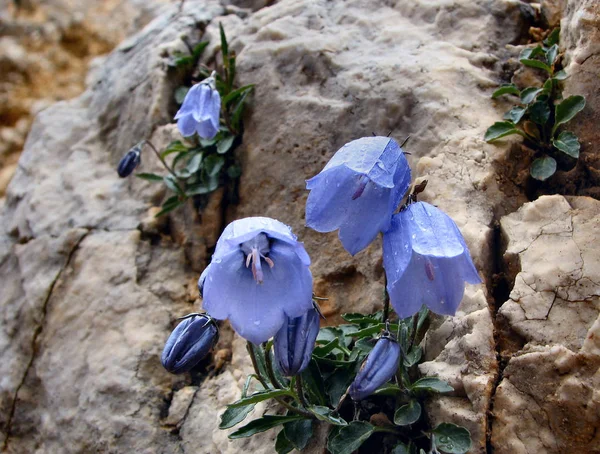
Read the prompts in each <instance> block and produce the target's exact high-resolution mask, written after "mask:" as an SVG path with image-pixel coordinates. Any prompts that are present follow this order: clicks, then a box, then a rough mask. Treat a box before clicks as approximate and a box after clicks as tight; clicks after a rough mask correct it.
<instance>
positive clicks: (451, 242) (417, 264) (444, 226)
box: [383, 202, 481, 318]
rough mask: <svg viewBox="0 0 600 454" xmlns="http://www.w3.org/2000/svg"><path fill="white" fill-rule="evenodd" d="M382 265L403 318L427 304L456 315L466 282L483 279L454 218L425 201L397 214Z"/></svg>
mask: <svg viewBox="0 0 600 454" xmlns="http://www.w3.org/2000/svg"><path fill="white" fill-rule="evenodd" d="M383 266H384V268H385V273H386V276H387V290H388V293H389V295H390V301H391V303H392V306H393V307H394V310H395V311H396V313H397V314H398V316H399V317H400V318H405V317H410V316H411V315H413V314H415V313H416V312H418V311H419V309H420V308H421V306H422V305H423V304H424V305H426V306H427V307H428V308H429V309H430V310H432V311H433V312H435V313H437V314H440V315H454V314H455V313H456V310H457V309H458V306H459V304H460V302H461V300H462V297H463V294H464V290H465V282H468V283H469V284H478V283H480V282H481V280H480V278H479V275H478V274H477V270H476V269H475V266H474V265H473V261H472V260H471V255H470V254H469V249H468V248H467V245H466V244H465V240H464V239H463V236H462V235H461V233H460V230H458V227H457V226H456V224H455V223H454V221H453V220H452V219H450V217H449V216H448V215H446V214H445V213H444V212H442V211H441V210H440V209H438V208H436V207H434V206H433V205H430V204H428V203H425V202H416V203H412V204H410V205H408V206H407V207H406V208H404V209H403V210H402V211H400V212H399V213H398V214H396V215H394V217H393V218H392V228H391V229H390V230H388V231H387V232H386V233H384V235H383Z"/></svg>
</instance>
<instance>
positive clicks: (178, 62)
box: [170, 52, 194, 67]
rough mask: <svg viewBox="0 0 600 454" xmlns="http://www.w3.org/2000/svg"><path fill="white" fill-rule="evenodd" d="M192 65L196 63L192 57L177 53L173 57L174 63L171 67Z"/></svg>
mask: <svg viewBox="0 0 600 454" xmlns="http://www.w3.org/2000/svg"><path fill="white" fill-rule="evenodd" d="M191 63H194V58H193V57H192V56H190V55H183V54H181V53H179V52H178V53H176V54H175V55H173V63H172V64H170V66H175V67H181V66H187V65H189V64H191Z"/></svg>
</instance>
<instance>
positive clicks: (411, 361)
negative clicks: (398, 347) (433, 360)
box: [404, 345, 423, 367]
mask: <svg viewBox="0 0 600 454" xmlns="http://www.w3.org/2000/svg"><path fill="white" fill-rule="evenodd" d="M421 356H423V349H422V348H421V347H419V346H418V345H416V346H414V347H413V348H411V349H410V352H408V354H407V355H406V356H405V357H404V365H405V366H406V367H412V366H414V365H415V364H418V362H419V361H420V360H421Z"/></svg>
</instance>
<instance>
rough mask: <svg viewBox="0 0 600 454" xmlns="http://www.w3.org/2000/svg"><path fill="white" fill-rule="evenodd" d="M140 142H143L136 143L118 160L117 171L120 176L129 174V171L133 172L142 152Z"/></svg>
mask: <svg viewBox="0 0 600 454" xmlns="http://www.w3.org/2000/svg"><path fill="white" fill-rule="evenodd" d="M142 143H143V142H140V143H138V144H137V145H136V146H134V147H133V148H132V149H131V150H129V151H128V152H127V154H126V155H125V156H123V158H122V159H121V161H120V162H119V166H118V167H117V173H118V174H119V176H120V177H121V178H125V177H128V176H129V175H131V172H133V171H134V169H135V168H136V167H137V166H138V165H139V163H140V160H141V154H142Z"/></svg>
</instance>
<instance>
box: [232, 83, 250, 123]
mask: <svg viewBox="0 0 600 454" xmlns="http://www.w3.org/2000/svg"><path fill="white" fill-rule="evenodd" d="M249 93H250V92H249V91H247V92H245V93H244V94H243V95H242V97H241V98H240V100H239V102H238V103H237V105H236V106H235V109H233V115H232V116H231V122H232V123H233V125H234V126H235V128H236V129H239V124H240V119H241V118H242V112H243V111H244V102H245V101H246V98H247V97H248V94H249Z"/></svg>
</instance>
